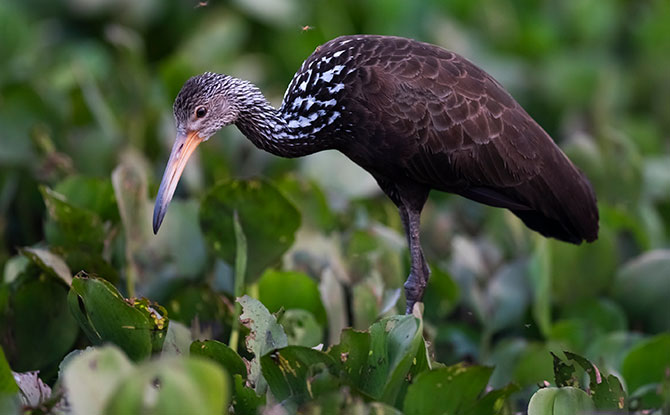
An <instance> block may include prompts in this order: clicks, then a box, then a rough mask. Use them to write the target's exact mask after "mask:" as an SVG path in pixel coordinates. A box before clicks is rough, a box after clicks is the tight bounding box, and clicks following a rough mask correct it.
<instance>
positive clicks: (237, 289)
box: [228, 210, 247, 351]
mask: <svg viewBox="0 0 670 415" xmlns="http://www.w3.org/2000/svg"><path fill="white" fill-rule="evenodd" d="M233 228H234V229H235V285H234V295H235V312H234V314H233V328H232V330H231V332H230V340H229V341H228V346H230V348H231V349H233V350H235V351H237V343H238V342H239V337H240V313H241V312H242V306H241V305H240V303H239V302H238V301H237V299H238V298H240V297H242V295H244V275H245V273H246V270H247V238H246V236H245V235H244V230H243V229H242V224H240V218H239V215H238V214H237V210H235V211H234V212H233Z"/></svg>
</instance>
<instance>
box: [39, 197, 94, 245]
mask: <svg viewBox="0 0 670 415" xmlns="http://www.w3.org/2000/svg"><path fill="white" fill-rule="evenodd" d="M40 192H41V193H42V197H43V198H44V204H45V205H46V208H47V212H48V213H49V217H48V219H47V222H46V224H45V225H44V226H45V229H44V231H45V236H46V239H47V242H49V245H52V246H62V247H64V248H67V249H74V250H80V251H84V252H91V253H99V252H102V248H103V242H104V240H105V228H104V226H103V224H102V221H101V220H100V217H99V216H98V215H96V214H95V213H93V212H91V211H89V210H87V209H82V208H79V207H76V206H74V205H72V204H70V203H69V202H68V200H67V199H66V198H65V196H63V195H61V194H60V193H58V192H55V191H53V190H51V189H49V188H48V187H46V186H41V187H40Z"/></svg>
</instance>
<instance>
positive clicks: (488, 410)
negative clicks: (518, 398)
mask: <svg viewBox="0 0 670 415" xmlns="http://www.w3.org/2000/svg"><path fill="white" fill-rule="evenodd" d="M518 391H519V387H518V386H517V385H514V384H509V385H507V386H505V387H504V388H502V389H494V390H492V391H490V392H488V393H487V394H486V395H484V396H483V397H481V398H480V399H479V400H477V403H475V406H474V407H473V408H472V409H471V410H470V411H468V414H469V415H492V414H495V415H498V414H503V413H506V412H505V403H506V402H507V398H509V396H510V395H512V394H513V393H515V392H518Z"/></svg>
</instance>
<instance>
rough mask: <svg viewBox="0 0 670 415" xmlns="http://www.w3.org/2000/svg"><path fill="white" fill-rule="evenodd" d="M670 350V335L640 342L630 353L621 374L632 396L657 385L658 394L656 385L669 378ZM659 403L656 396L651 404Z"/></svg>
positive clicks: (624, 361)
mask: <svg viewBox="0 0 670 415" xmlns="http://www.w3.org/2000/svg"><path fill="white" fill-rule="evenodd" d="M669 350H670V334H659V335H657V336H654V337H652V338H649V339H646V340H643V341H641V342H639V343H638V344H637V345H635V346H634V347H633V348H632V349H631V350H630V351H629V352H628V354H627V355H626V357H625V358H624V360H623V363H622V365H621V374H622V375H623V378H624V379H625V380H626V384H627V386H628V391H629V394H630V395H631V396H632V395H637V394H638V391H639V390H641V389H643V388H644V387H645V386H648V385H655V386H654V388H653V389H654V395H655V394H656V393H657V392H658V388H657V387H656V385H658V384H660V383H662V381H663V380H664V379H665V378H666V377H667V368H668V367H670V353H669V352H668V351H669ZM659 401H660V397H659V396H656V397H655V399H653V398H652V402H650V403H651V404H654V405H655V404H658V403H659ZM646 406H648V405H645V407H646Z"/></svg>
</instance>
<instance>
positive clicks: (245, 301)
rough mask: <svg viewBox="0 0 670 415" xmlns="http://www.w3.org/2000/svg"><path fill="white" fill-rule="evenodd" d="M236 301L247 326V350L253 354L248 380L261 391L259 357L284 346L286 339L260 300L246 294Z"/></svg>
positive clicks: (243, 321)
mask: <svg viewBox="0 0 670 415" xmlns="http://www.w3.org/2000/svg"><path fill="white" fill-rule="evenodd" d="M237 301H239V302H240V304H241V305H242V310H243V312H242V315H240V321H241V322H242V324H244V325H245V326H247V327H248V328H249V335H248V336H247V339H246V346H247V350H248V351H249V352H251V353H253V355H254V358H253V359H252V360H251V362H250V366H249V381H250V382H251V384H252V385H254V386H255V388H256V392H262V391H263V390H264V386H263V385H264V381H263V380H262V377H261V357H262V356H264V355H265V354H266V353H268V352H270V351H272V350H274V349H278V348H281V347H286V346H287V345H288V339H287V337H286V333H284V329H283V328H282V326H280V325H279V324H278V323H277V319H276V318H275V316H273V315H272V314H270V312H269V311H268V309H267V308H265V306H264V305H263V304H261V302H260V301H258V300H256V299H253V298H251V297H249V296H247V295H245V296H243V297H241V298H238V299H237Z"/></svg>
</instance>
